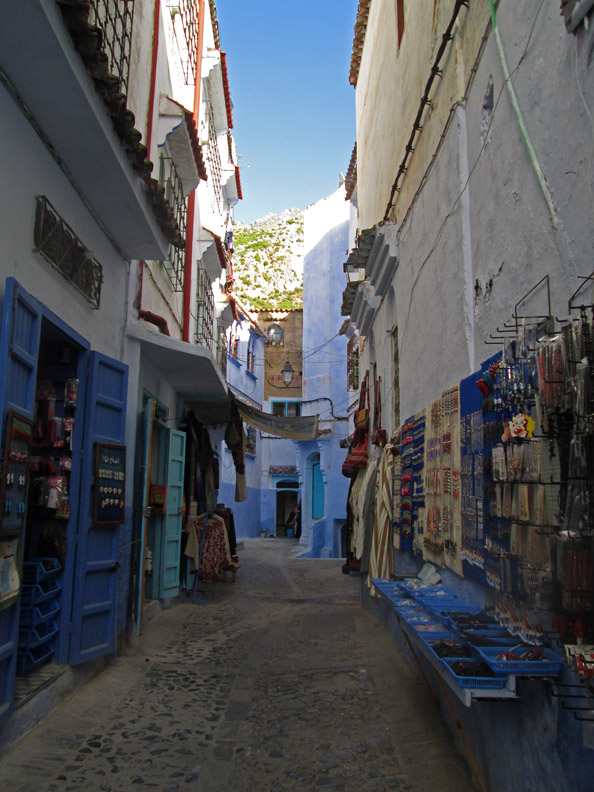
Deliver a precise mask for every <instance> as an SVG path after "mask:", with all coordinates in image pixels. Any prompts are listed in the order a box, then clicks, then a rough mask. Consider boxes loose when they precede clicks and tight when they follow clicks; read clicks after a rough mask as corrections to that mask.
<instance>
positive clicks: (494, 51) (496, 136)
mask: <svg viewBox="0 0 594 792" xmlns="http://www.w3.org/2000/svg"><path fill="white" fill-rule="evenodd" d="M392 5H393V4H391V3H387V2H382V0H379V2H376V3H373V4H372V6H371V11H370V17H369V25H368V28H367V35H366V39H365V47H364V51H363V59H362V64H361V71H360V75H359V81H358V85H357V124H358V152H359V153H358V185H357V193H358V206H359V220H358V225H359V228H360V229H363V228H367V227H370V226H371V225H373V224H375V223H377V222H380V221H381V220H382V218H383V214H384V211H385V208H386V205H387V202H388V198H389V192H390V186H391V183H392V181H393V179H394V178H395V176H396V173H397V169H398V165H399V163H400V161H401V158H402V155H403V154H404V147H405V144H406V141H407V140H408V137H409V135H410V131H411V129H412V122H413V120H414V115H415V114H416V111H417V109H418V100H419V99H420V96H421V94H422V88H421V89H420V90H419V86H421V85H423V86H424V83H425V81H426V79H427V77H428V75H429V72H430V68H431V65H432V62H433V55H434V51H435V46H434V44H435V35H436V33H435V30H440V29H442V28H445V26H446V24H447V21H448V19H449V16H450V13H451V10H452V8H453V6H454V3H453V2H450V3H444V2H442V3H440V4H439V13H438V15H437V16H438V19H437V21H436V19H435V16H434V15H433V10H434V9H431V6H433V5H434V4H433V3H429V2H420V3H419V5H418V10H417V6H416V5H415V7H414V10H413V8H412V7H411V6H410V5H409V6H407V9H408V13H407V18H406V28H405V33H404V37H403V39H402V45H401V51H400V52H399V53H398V54H397V55H396V57H394V52H395V51H396V50H395V47H396V40H395V39H394V38H391V36H392V37H393V36H395V33H394V25H393V24H392V22H391V15H393V9H392ZM435 8H437V4H435ZM447 8H449V13H446V9H447ZM436 13H437V12H436ZM461 14H462V16H461V17H460V22H459V25H458V27H457V28H456V29H455V33H454V40H453V41H452V42H451V43H450V45H449V48H450V49H449V54H447V56H446V58H445V59H444V61H442V64H441V66H442V68H443V69H444V73H443V78H442V80H441V81H437V82H438V85H437V96H436V99H435V102H434V105H433V106H432V107H430V108H428V109H427V115H426V117H425V118H424V121H423V131H422V133H421V134H420V136H418V144H417V145H416V146H415V152H414V154H413V156H412V159H411V160H410V162H411V167H410V168H409V171H408V172H407V173H406V174H405V176H404V178H403V179H401V186H402V190H401V192H400V193H396V204H395V210H394V211H393V212H392V215H391V219H395V220H396V222H397V223H398V225H399V234H398V241H399V256H398V265H397V268H396V269H395V272H394V276H393V280H392V286H393V289H394V295H395V299H394V303H393V306H392V305H390V306H387V304H386V302H387V301H384V303H383V304H382V305H381V306H380V308H379V310H378V313H377V317H376V320H375V322H374V338H375V352H374V354H375V355H376V358H377V360H378V365H379V366H380V368H382V367H386V368H388V369H389V367H390V360H389V355H390V348H389V344H388V343H387V342H386V341H385V338H386V336H387V332H386V331H388V330H390V329H391V328H392V327H393V326H395V325H397V326H398V330H399V340H400V369H401V400H402V408H401V415H402V416H404V415H408V414H411V413H412V412H414V411H415V409H418V408H419V407H421V406H423V405H426V404H428V403H429V402H431V401H432V400H433V399H435V398H436V397H437V396H438V395H439V394H440V393H441V391H442V390H443V389H444V388H446V387H449V386H450V385H451V384H452V383H455V382H456V381H458V380H459V379H460V378H461V377H463V376H466V375H467V374H468V373H470V372H471V371H473V370H475V369H477V368H478V367H479V366H480V363H481V361H482V360H484V359H485V358H487V357H488V356H489V355H490V354H491V353H492V351H493V349H494V347H492V346H488V345H486V344H485V341H488V340H490V335H489V334H490V333H493V334H495V335H496V328H497V326H498V325H501V324H502V322H504V321H509V320H510V319H511V316H512V314H513V311H514V306H515V304H516V303H517V302H518V300H520V298H521V297H522V296H523V295H524V294H525V293H526V292H527V291H529V290H530V289H531V288H532V287H533V286H534V285H535V284H536V283H537V282H538V281H539V280H540V279H541V278H542V277H543V276H544V275H547V274H548V275H549V277H550V285H551V298H552V305H551V310H552V313H553V314H555V315H566V314H567V310H568V308H567V300H568V297H569V295H570V294H571V293H572V292H573V291H574V290H575V289H576V288H577V286H578V285H579V283H580V281H579V279H578V277H577V276H578V275H580V274H581V275H587V274H589V272H590V271H591V258H592V246H593V240H592V236H591V233H590V232H589V225H590V222H589V218H590V217H591V213H592V210H593V208H594V193H593V192H592V178H591V177H592V139H593V124H592V117H591V113H590V110H589V108H588V102H587V97H588V96H591V95H592V80H593V76H592V73H591V68H590V67H589V62H588V49H587V48H588V40H587V38H585V37H584V36H579V35H578V36H574V35H571V34H568V33H567V31H566V29H565V26H564V23H563V19H562V18H561V17H560V15H559V9H558V5H557V4H556V3H549V2H545V3H544V4H541V6H537V7H533V5H532V4H530V3H526V2H522V3H508V2H505V3H500V4H499V7H498V9H497V24H498V29H499V34H500V37H501V41H502V44H503V49H504V52H505V54H506V60H507V62H508V65H509V71H510V72H511V73H512V78H511V79H512V82H513V86H514V88H515V92H516V95H517V98H518V104H519V109H520V113H521V116H522V118H523V121H524V123H525V125H526V127H527V129H528V132H529V135H530V140H531V143H532V149H533V152H534V153H533V154H530V152H529V149H528V146H527V144H526V142H525V139H524V136H523V134H522V130H521V128H520V123H519V121H518V118H517V116H516V113H515V112H514V108H513V106H512V103H511V101H510V96H509V93H508V87H507V82H506V79H505V74H504V71H503V66H502V62H501V57H500V54H499V52H498V48H497V43H496V41H495V37H494V34H493V30H492V27H491V23H490V20H491V16H490V9H489V4H488V3H486V2H485V3H482V2H477V3H472V4H471V7H470V10H468V11H465V10H464V9H462V11H461ZM431 20H433V23H432V24H431ZM436 25H437V27H436ZM486 33H487V34H488V35H486V37H485V34H486ZM430 34H431V35H430ZM483 37H485V42H484V44H483V46H480V45H481V41H482V39H483ZM412 44H414V45H415V46H414V48H412V50H413V51H412V52H411V51H410V50H411V47H412ZM385 51H389V52H391V53H392V54H391V57H390V58H388V57H387V56H386V55H385V54H384V55H382V53H384V52H385ZM384 60H385V61H386V63H384ZM460 70H462V71H460ZM458 72H460V74H459V76H458V78H457V79H453V77H452V75H454V74H457V73H458ZM471 76H472V79H470V77H471ZM368 83H370V84H372V85H375V87H374V88H373V89H371V88H368V87H367V86H368ZM447 86H450V89H451V90H450V89H448V90H449V93H448V95H447V96H446V90H445V89H446V87H447ZM465 91H466V95H465V93H464V92H465ZM394 92H395V93H394ZM411 108H412V109H413V111H414V112H412V118H411ZM450 110H452V112H451V114H450ZM538 169H539V170H540V171H541V172H542V174H543V180H544V183H545V184H546V191H547V192H548V196H545V191H543V187H542V186H541V183H539V178H538V177H537V170H538ZM386 174H388V175H386ZM388 182H389V183H390V184H388ZM551 206H552V210H551ZM547 307H548V306H547V304H546V300H545V290H544V289H539V290H537V291H536V292H535V293H534V294H533V295H532V296H531V298H530V300H529V301H528V302H527V303H526V304H525V305H523V306H521V307H520V308H521V310H520V312H521V311H522V310H523V312H524V313H546V312H547ZM369 346H370V345H369V344H366V350H365V353H364V358H363V366H362V368H364V367H366V365H367V362H368V361H366V360H365V354H367V356H368V358H369V355H370V352H369ZM413 371H414V377H413V376H411V372H413ZM391 428H393V427H391Z"/></svg>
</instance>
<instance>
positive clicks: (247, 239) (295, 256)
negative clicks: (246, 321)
mask: <svg viewBox="0 0 594 792" xmlns="http://www.w3.org/2000/svg"><path fill="white" fill-rule="evenodd" d="M233 242H234V247H235V252H234V254H233V274H234V276H235V284H234V287H233V294H234V295H235V297H237V299H238V300H239V301H240V303H241V304H242V305H244V306H245V307H246V308H247V309H248V310H249V309H251V310H254V311H274V310H280V311H287V310H290V309H291V308H302V307H303V212H302V211H301V210H300V209H286V210H285V211H284V212H283V213H282V214H280V215H275V214H269V215H266V217H264V218H263V219H262V220H256V221H255V222H254V223H251V224H250V225H244V224H243V223H234V224H233Z"/></svg>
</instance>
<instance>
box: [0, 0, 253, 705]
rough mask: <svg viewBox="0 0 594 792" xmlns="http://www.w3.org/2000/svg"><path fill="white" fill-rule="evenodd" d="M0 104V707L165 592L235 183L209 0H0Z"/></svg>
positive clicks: (219, 394)
mask: <svg viewBox="0 0 594 792" xmlns="http://www.w3.org/2000/svg"><path fill="white" fill-rule="evenodd" d="M0 115H1V117H2V147H1V154H0V161H1V163H2V166H1V168H0V181H1V183H2V188H3V189H2V195H3V198H2V208H3V211H2V217H1V220H0V227H1V238H2V264H1V265H0V275H1V280H0V292H1V296H2V298H3V313H2V317H3V318H2V330H1V335H0V409H1V411H2V412H1V415H2V432H3V438H4V439H3V448H4V444H7V445H6V449H7V450H6V451H5V453H4V458H3V471H4V473H5V474H6V477H5V480H6V481H7V482H10V484H7V486H6V487H3V489H2V501H3V503H2V509H3V510H4V514H5V519H4V520H3V522H2V527H1V530H2V537H1V540H0V544H1V548H2V558H3V564H4V567H3V569H4V571H5V572H6V575H5V576H4V577H3V579H4V580H5V583H4V584H3V587H2V591H0V633H1V640H0V644H1V645H2V649H1V651H0V717H6V716H7V715H8V714H9V712H10V710H11V707H12V704H13V702H14V700H15V680H16V697H17V699H18V697H19V695H20V694H19V683H18V680H19V678H21V677H22V676H23V675H26V674H35V673H36V671H37V670H38V669H39V668H41V667H42V666H46V665H47V664H48V663H49V664H51V663H57V664H60V665H63V664H67V665H70V666H73V667H75V666H78V665H80V664H83V663H86V662H88V661H90V660H93V659H97V658H100V657H101V656H103V655H105V654H108V653H112V652H114V651H115V650H116V646H117V641H118V638H119V637H121V635H122V633H123V631H124V628H125V627H126V626H127V627H128V629H129V630H134V631H137V630H140V629H141V625H142V620H143V608H144V604H145V601H146V600H147V599H148V598H152V599H166V598H168V597H170V596H175V595H176V594H177V593H178V591H179V587H180V580H181V578H182V576H183V571H181V572H180V557H181V539H182V531H181V528H182V525H181V524H182V518H183V514H184V510H185V508H186V506H187V503H186V501H187V498H185V497H184V496H185V491H186V488H187V485H186V484H185V483H184V471H185V442H186V434H185V423H184V421H185V416H186V414H187V412H188V411H189V410H190V409H195V408H196V405H197V404H199V403H200V402H201V400H202V399H204V398H211V399H212V398H214V399H225V398H226V394H227V385H226V382H225V375H224V362H225V359H226V352H225V349H224V347H223V348H221V339H222V338H223V335H224V331H225V329H226V327H227V326H228V325H229V324H230V323H231V321H232V318H233V317H232V310H231V304H230V300H229V298H228V296H227V294H226V292H227V282H228V279H229V277H230V249H231V238H230V237H229V235H228V234H229V231H230V228H231V226H230V218H231V210H232V207H233V205H234V204H235V203H236V201H237V200H238V199H239V198H240V197H241V182H240V177H239V169H238V166H237V154H236V150H235V144H234V140H233V136H232V131H231V130H232V126H233V119H232V105H231V99H230V93H229V80H228V74H227V67H226V60H225V53H224V52H223V51H222V50H221V43H220V39H219V29H218V23H217V16H216V7H215V3H214V0H210V2H205V0H195V1H194V0H179V2H172V0H160V1H159V0H158V1H157V2H149V1H148V0H134V2H129V0H128V1H125V0H117V1H116V2H107V1H106V0H105V1H104V0H93V2H90V3H89V2H83V0H80V1H79V0H64V2H54V0H25V2H22V3H18V4H14V3H10V4H3V5H2V8H1V9H0ZM11 444H12V445H11ZM164 488H165V489H164ZM164 492H166V497H165V499H164V500H163V493H164ZM43 557H45V558H47V557H50V558H53V559H54V560H53V561H47V562H45V567H44V565H43V562H39V560H38V559H39V558H43ZM40 564H41V565H40ZM21 584H22V586H21Z"/></svg>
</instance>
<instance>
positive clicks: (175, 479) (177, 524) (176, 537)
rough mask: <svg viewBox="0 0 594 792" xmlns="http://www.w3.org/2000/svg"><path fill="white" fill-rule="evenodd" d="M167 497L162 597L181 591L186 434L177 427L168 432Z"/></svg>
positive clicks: (162, 558) (160, 595)
mask: <svg viewBox="0 0 594 792" xmlns="http://www.w3.org/2000/svg"><path fill="white" fill-rule="evenodd" d="M167 435H168V436H167V499H166V501H165V516H164V518H163V523H162V530H161V553H160V556H161V557H160V560H159V597H160V598H163V599H164V598H167V597H176V596H177V595H178V593H179V564H180V556H181V535H182V513H183V495H184V464H185V460H186V436H185V434H184V433H183V432H178V431H177V430H176V429H169V430H168V431H167Z"/></svg>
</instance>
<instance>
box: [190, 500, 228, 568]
mask: <svg viewBox="0 0 594 792" xmlns="http://www.w3.org/2000/svg"><path fill="white" fill-rule="evenodd" d="M204 516H205V515H204V514H202V515H200V516H199V517H192V518H190V519H189V520H188V524H187V530H188V541H187V544H186V549H185V555H187V556H189V557H190V558H191V559H192V570H191V571H192V572H195V571H196V569H198V564H200V569H199V572H198V577H199V579H200V580H208V581H211V582H214V581H216V580H218V577H219V572H220V571H221V569H222V568H223V567H226V566H230V565H231V563H232V561H231V554H230V551H229V537H228V536H227V529H226V527H225V521H224V520H223V519H222V517H218V516H216V515H211V516H210V517H209V519H208V523H207V525H206V535H205V537H204V546H203V548H202V558H200V543H201V541H202V531H203V528H204Z"/></svg>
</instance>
